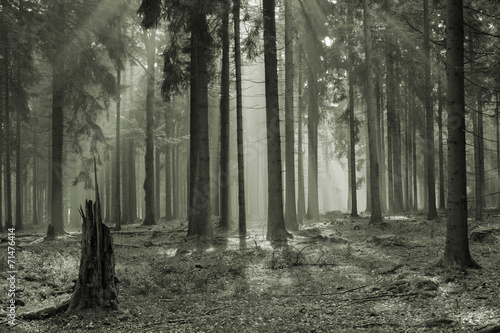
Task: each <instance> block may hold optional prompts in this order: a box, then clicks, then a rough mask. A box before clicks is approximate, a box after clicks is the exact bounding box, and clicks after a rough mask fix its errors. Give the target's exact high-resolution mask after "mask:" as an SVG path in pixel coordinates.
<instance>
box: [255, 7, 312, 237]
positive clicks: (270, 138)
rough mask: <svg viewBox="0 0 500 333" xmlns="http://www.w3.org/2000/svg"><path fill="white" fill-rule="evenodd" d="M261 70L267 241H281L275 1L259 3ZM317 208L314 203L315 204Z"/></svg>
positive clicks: (281, 184) (281, 188) (283, 234)
mask: <svg viewBox="0 0 500 333" xmlns="http://www.w3.org/2000/svg"><path fill="white" fill-rule="evenodd" d="M262 12H263V21H264V69H265V77H266V80H265V90H266V128H267V176H268V178H267V181H268V201H267V205H268V214H267V236H266V237H267V239H268V240H270V241H283V240H286V239H287V238H288V236H289V233H288V232H287V230H286V228H285V221H284V217H283V194H282V193H283V182H282V174H281V143H280V140H281V137H280V126H279V96H278V63H277V59H276V19H275V1H274V0H263V11H262ZM316 205H317V202H316Z"/></svg>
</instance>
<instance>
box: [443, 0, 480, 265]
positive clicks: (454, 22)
mask: <svg viewBox="0 0 500 333" xmlns="http://www.w3.org/2000/svg"><path fill="white" fill-rule="evenodd" d="M446 3H447V8H446V16H447V25H446V63H447V66H446V77H447V81H448V84H447V94H446V100H447V104H448V161H449V164H448V218H447V224H446V225H447V228H446V245H445V249H444V257H443V263H444V265H445V266H449V267H454V266H461V267H478V265H477V264H476V263H475V262H474V260H473V259H472V257H471V255H470V252H469V237H468V230H467V229H468V227H467V170H466V155H465V100H464V95H465V89H464V46H463V43H464V29H463V7H462V6H463V3H462V0H447V2H446Z"/></svg>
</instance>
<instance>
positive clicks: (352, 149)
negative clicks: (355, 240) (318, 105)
mask: <svg viewBox="0 0 500 333" xmlns="http://www.w3.org/2000/svg"><path fill="white" fill-rule="evenodd" d="M351 57H352V55H351ZM351 59H352V58H351ZM352 72H353V67H352V62H351V67H350V71H349V74H348V75H349V78H348V80H349V161H350V163H349V164H350V169H349V186H350V188H351V215H350V216H351V217H358V216H359V215H358V199H357V195H356V190H357V186H356V133H355V127H354V120H355V119H354V82H353V77H352V76H353V73H352Z"/></svg>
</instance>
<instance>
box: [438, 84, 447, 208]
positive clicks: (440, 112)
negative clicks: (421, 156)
mask: <svg viewBox="0 0 500 333" xmlns="http://www.w3.org/2000/svg"><path fill="white" fill-rule="evenodd" d="M442 95H443V92H442V85H441V79H439V80H438V119H437V123H438V133H439V139H438V142H439V153H438V154H439V206H438V207H439V209H442V210H444V209H445V203H444V202H445V198H444V193H445V188H444V153H443V96H442Z"/></svg>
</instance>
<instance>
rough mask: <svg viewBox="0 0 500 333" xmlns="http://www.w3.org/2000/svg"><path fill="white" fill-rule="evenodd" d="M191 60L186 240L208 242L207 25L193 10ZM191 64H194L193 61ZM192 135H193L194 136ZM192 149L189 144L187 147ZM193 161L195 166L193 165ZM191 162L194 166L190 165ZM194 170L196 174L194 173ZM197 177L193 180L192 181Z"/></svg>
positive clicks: (210, 232) (203, 14) (210, 237)
mask: <svg viewBox="0 0 500 333" xmlns="http://www.w3.org/2000/svg"><path fill="white" fill-rule="evenodd" d="M191 20H192V21H191V36H192V37H191V57H192V60H191V61H192V63H194V65H195V66H192V67H191V70H192V72H191V75H192V86H191V89H192V90H191V94H192V95H191V96H192V102H194V103H193V104H192V108H191V117H194V121H193V120H191V128H190V134H191V140H193V137H194V138H195V141H194V144H195V145H196V146H197V147H198V148H197V149H196V150H194V151H193V150H192V152H193V153H194V154H191V156H190V159H191V168H193V166H195V167H196V168H195V172H193V170H191V175H190V177H193V176H194V179H193V178H191V179H190V182H191V183H192V184H193V185H192V186H191V188H190V194H189V195H190V200H189V225H188V233H187V236H188V237H189V236H196V237H197V238H198V239H199V240H200V241H211V240H212V238H213V231H212V221H211V219H212V216H211V207H210V206H211V203H210V154H209V150H210V149H209V147H210V145H209V131H208V71H207V53H208V52H207V49H208V45H206V42H205V41H206V40H208V37H207V35H206V34H207V33H208V23H207V17H206V14H205V13H204V12H201V11H199V9H196V10H195V12H194V13H193V14H192V18H191ZM193 60H194V61H193ZM194 133H197V134H196V135H195V136H194V135H193V134H194ZM191 147H192V144H191ZM195 161H196V162H195ZM193 162H195V163H193ZM196 170H197V172H196ZM196 176H197V177H196Z"/></svg>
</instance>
